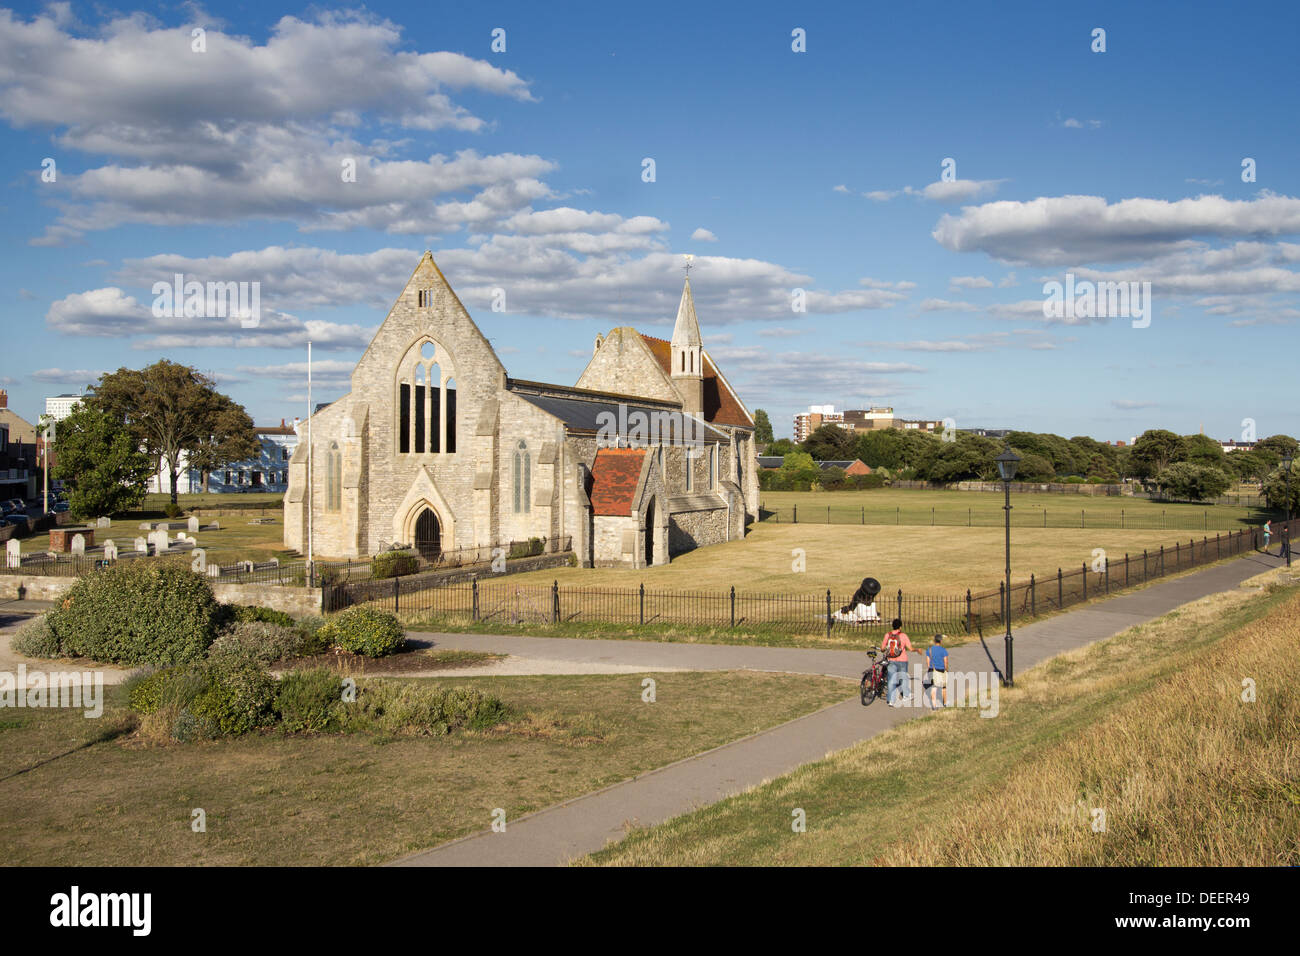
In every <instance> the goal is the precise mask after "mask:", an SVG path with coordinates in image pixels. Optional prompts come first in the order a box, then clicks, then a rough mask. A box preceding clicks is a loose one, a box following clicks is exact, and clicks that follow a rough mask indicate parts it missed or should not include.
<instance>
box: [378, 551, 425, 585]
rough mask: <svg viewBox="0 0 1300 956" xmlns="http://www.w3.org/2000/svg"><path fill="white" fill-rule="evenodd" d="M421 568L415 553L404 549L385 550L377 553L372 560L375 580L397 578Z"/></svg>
mask: <svg viewBox="0 0 1300 956" xmlns="http://www.w3.org/2000/svg"><path fill="white" fill-rule="evenodd" d="M419 568H420V562H419V561H418V560H417V559H416V557H415V555H413V554H407V553H406V552H404V551H385V552H384V553H383V554H377V555H375V556H374V558H373V559H372V560H371V562H370V576H371V577H372V578H374V579H375V580H377V581H378V580H382V579H384V578H395V577H399V576H401V575H403V574H414V573H415V572H416V571H418V570H419Z"/></svg>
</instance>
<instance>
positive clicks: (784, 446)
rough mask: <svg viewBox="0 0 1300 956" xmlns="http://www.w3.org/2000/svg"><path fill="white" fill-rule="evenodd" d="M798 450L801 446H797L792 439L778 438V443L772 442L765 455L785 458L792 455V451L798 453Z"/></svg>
mask: <svg viewBox="0 0 1300 956" xmlns="http://www.w3.org/2000/svg"><path fill="white" fill-rule="evenodd" d="M798 450H799V446H797V445H796V444H795V443H794V442H792V441H791V440H790V439H788V438H778V439H777V440H776V441H774V442H772V444H770V445H768V446H767V450H766V451H765V452H764V453H763V454H765V455H772V456H774V457H775V456H778V455H781V456H784V455H788V454H790V452H792V451H798Z"/></svg>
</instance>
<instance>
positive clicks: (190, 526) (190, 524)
mask: <svg viewBox="0 0 1300 956" xmlns="http://www.w3.org/2000/svg"><path fill="white" fill-rule="evenodd" d="M185 530H186V531H188V532H189V533H190V534H197V533H198V530H199V519H198V518H190V520H189V521H187V522H185Z"/></svg>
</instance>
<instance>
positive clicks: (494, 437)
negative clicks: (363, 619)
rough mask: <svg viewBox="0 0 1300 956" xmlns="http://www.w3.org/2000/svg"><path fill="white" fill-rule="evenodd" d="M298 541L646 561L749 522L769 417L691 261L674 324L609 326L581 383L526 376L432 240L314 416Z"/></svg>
mask: <svg viewBox="0 0 1300 956" xmlns="http://www.w3.org/2000/svg"><path fill="white" fill-rule="evenodd" d="M298 434H299V442H298V445H297V449H296V450H295V451H294V453H293V456H292V459H291V460H290V463H289V487H288V492H287V493H286V495H285V504H284V540H285V545H286V547H289V548H292V549H295V550H298V551H301V552H303V553H304V554H305V553H307V551H308V534H309V529H310V535H311V550H312V553H313V555H314V556H315V557H316V558H344V557H367V556H370V555H374V554H376V553H378V552H380V551H384V550H386V549H388V548H390V547H393V546H403V547H411V548H414V549H415V550H417V551H418V552H419V554H420V555H421V557H422V558H424V559H425V560H427V561H430V562H436V561H437V560H438V559H439V558H440V557H441V556H446V557H448V558H450V557H451V555H452V554H455V555H456V557H457V562H456V563H465V562H466V561H470V560H483V561H487V560H491V557H492V551H493V549H494V548H499V547H505V548H508V547H509V545H510V543H511V542H520V541H528V540H529V539H542V540H544V541H545V545H544V547H545V549H546V550H548V551H566V550H572V551H573V553H574V554H575V555H576V556H577V559H578V563H579V564H580V565H581V566H583V567H631V568H641V567H646V566H649V565H655V564H663V563H665V562H667V561H669V560H670V559H671V558H672V557H673V556H675V555H677V554H680V553H682V552H684V551H689V550H691V549H693V548H697V547H701V546H704V545H709V544H716V543H718V542H722V541H730V540H732V539H733V538H740V537H743V536H744V533H745V526H746V523H747V522H749V521H752V520H755V519H756V518H757V515H758V463H757V458H756V454H755V446H754V421H753V418H752V417H751V415H750V413H749V411H748V409H746V407H745V405H744V404H743V403H742V402H741V401H740V399H739V397H738V396H737V395H736V393H735V391H734V390H733V389H732V387H731V385H730V384H729V383H728V382H727V380H726V378H725V376H723V374H722V372H721V371H720V370H719V369H718V367H717V365H716V364H715V363H714V361H713V359H712V358H711V357H710V356H709V353H708V351H707V350H706V349H705V348H704V344H703V339H702V337H701V335H700V325H699V320H698V319H697V317H696V314H695V301H694V298H693V297H692V295H691V285H690V279H689V277H688V278H687V279H686V284H685V287H684V288H683V290H682V297H681V303H680V305H679V306H678V309H677V321H676V324H675V326H674V328H673V334H672V339H671V340H664V339H659V338H654V337H652V336H648V335H643V334H641V333H639V332H637V331H636V330H635V329H633V328H630V327H623V328H616V329H614V330H613V331H611V332H610V333H609V334H608V335H605V336H598V337H597V338H596V342H595V348H594V350H593V354H592V357H591V360H590V361H589V362H588V364H587V367H586V369H585V370H584V371H583V373H582V375H581V376H580V377H579V378H578V381H577V384H576V385H573V386H565V385H550V384H545V383H542V382H531V381H524V380H521V379H514V378H511V377H510V376H509V375H508V374H507V372H506V369H505V366H503V365H502V364H501V361H500V359H499V358H498V357H497V355H496V353H495V352H494V351H493V349H492V346H491V344H490V343H489V342H488V340H487V339H486V338H485V337H484V335H483V333H482V332H481V331H480V330H479V328H478V326H477V325H475V324H474V321H473V320H472V319H471V318H470V316H469V313H468V312H467V311H466V310H465V307H464V306H463V305H462V304H461V302H460V300H459V299H458V298H457V297H456V293H455V292H453V291H452V288H451V286H450V285H449V284H448V282H447V280H446V278H445V277H444V276H443V274H442V272H441V270H439V268H438V266H437V264H436V263H435V262H434V261H433V255H432V254H431V253H428V252H426V253H425V254H424V256H423V258H422V259H421V260H420V263H419V265H418V266H416V269H415V272H414V274H413V275H412V276H411V279H410V281H409V282H408V283H407V285H406V288H405V289H404V290H403V291H402V294H401V295H400V296H399V297H398V299H397V302H396V303H395V304H394V305H393V307H392V309H391V310H390V311H389V313H388V317H387V318H386V319H385V320H384V323H383V325H381V326H380V327H379V331H378V332H376V333H375V337H374V338H373V339H372V340H371V342H370V345H369V347H368V348H367V349H366V351H365V354H363V355H362V357H361V360H360V361H359V362H358V363H357V367H356V369H355V370H354V371H353V373H352V390H351V391H350V392H349V393H348V394H346V395H344V396H343V397H342V398H340V399H338V400H337V401H335V402H332V403H330V404H329V405H328V406H326V407H324V408H321V409H319V410H318V411H317V412H316V413H315V414H314V415H313V416H312V418H311V442H310V447H309V446H308V441H307V423H306V422H303V423H301V425H300V426H299V431H298Z"/></svg>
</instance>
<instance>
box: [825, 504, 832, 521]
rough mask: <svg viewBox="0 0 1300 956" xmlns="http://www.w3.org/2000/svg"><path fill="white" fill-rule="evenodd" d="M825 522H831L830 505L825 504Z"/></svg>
mask: <svg viewBox="0 0 1300 956" xmlns="http://www.w3.org/2000/svg"><path fill="white" fill-rule="evenodd" d="M826 523H827V524H830V523H831V506H830V505H827V506H826Z"/></svg>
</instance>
